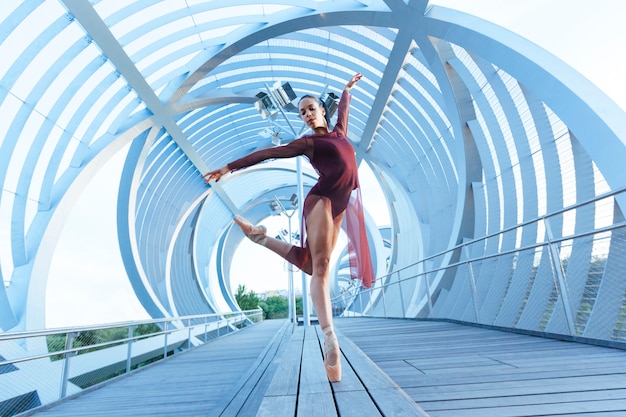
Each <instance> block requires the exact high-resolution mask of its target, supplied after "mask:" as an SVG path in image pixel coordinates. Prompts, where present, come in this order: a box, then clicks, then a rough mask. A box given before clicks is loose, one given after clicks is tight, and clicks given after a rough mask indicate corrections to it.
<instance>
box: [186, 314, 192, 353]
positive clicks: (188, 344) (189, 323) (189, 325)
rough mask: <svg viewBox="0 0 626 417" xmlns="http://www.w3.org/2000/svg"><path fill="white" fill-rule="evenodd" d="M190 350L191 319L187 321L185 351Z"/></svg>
mask: <svg viewBox="0 0 626 417" xmlns="http://www.w3.org/2000/svg"><path fill="white" fill-rule="evenodd" d="M189 349H191V319H187V350H189Z"/></svg>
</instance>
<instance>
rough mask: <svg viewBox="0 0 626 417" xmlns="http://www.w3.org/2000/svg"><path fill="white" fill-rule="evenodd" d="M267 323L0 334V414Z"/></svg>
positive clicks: (218, 318)
mask: <svg viewBox="0 0 626 417" xmlns="http://www.w3.org/2000/svg"><path fill="white" fill-rule="evenodd" d="M262 320H263V311H262V310H261V309H260V308H259V309H256V310H249V311H243V312H232V313H228V314H208V315H195V316H185V317H173V318H164V319H154V320H144V321H133V322H123V323H112V324H106V325H96V326H83V327H72V328H64V329H47V330H41V331H25V332H13V333H2V334H0V416H12V415H16V414H19V413H23V412H25V411H27V410H31V409H33V408H36V407H39V406H43V405H47V404H50V403H53V402H55V401H58V400H60V399H63V398H65V397H66V396H69V395H73V394H76V393H78V392H81V391H82V390H84V389H87V388H90V387H92V386H95V385H98V384H100V383H102V382H104V381H108V380H110V379H112V378H115V377H118V376H120V375H124V374H127V373H129V372H132V371H133V370H136V369H138V368H141V367H143V366H146V365H148V364H150V363H153V362H157V361H159V360H162V359H165V358H167V357H168V356H171V355H174V354H175V353H179V352H182V351H186V350H189V349H192V348H194V347H197V346H200V345H202V344H205V343H207V342H209V341H211V340H214V339H216V338H218V337H221V336H225V335H227V334H230V333H233V332H235V331H237V330H239V329H241V328H244V327H247V326H249V325H251V324H254V323H256V322H259V321H262Z"/></svg>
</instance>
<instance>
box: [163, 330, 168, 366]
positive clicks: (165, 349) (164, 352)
mask: <svg viewBox="0 0 626 417" xmlns="http://www.w3.org/2000/svg"><path fill="white" fill-rule="evenodd" d="M163 327H164V328H165V333H164V334H163V335H164V336H165V337H164V339H165V341H164V342H163V359H165V358H167V322H165V323H164V326H163Z"/></svg>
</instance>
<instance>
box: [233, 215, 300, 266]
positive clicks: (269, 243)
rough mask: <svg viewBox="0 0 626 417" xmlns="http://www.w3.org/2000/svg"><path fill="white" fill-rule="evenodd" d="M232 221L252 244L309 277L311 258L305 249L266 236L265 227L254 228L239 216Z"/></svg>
mask: <svg viewBox="0 0 626 417" xmlns="http://www.w3.org/2000/svg"><path fill="white" fill-rule="evenodd" d="M233 220H234V222H235V223H237V225H238V226H239V227H240V228H241V231H242V232H243V234H244V235H246V236H247V237H248V238H249V239H250V240H252V241H253V242H254V243H258V244H259V245H261V246H265V247H266V248H268V249H269V250H271V251H272V252H274V253H276V254H277V255H279V256H280V257H282V258H283V259H285V260H287V261H288V262H290V263H291V264H293V265H295V266H297V267H298V268H300V269H302V270H303V271H304V272H306V273H307V274H309V275H311V272H312V271H311V259H310V258H311V257H310V255H309V254H308V252H307V249H304V248H301V247H299V246H294V245H292V244H290V243H287V242H285V241H284V240H280V239H275V238H273V237H270V236H267V229H266V228H265V226H254V225H253V224H252V223H250V222H249V221H248V220H246V219H244V218H243V217H241V216H235V218H234V219H233Z"/></svg>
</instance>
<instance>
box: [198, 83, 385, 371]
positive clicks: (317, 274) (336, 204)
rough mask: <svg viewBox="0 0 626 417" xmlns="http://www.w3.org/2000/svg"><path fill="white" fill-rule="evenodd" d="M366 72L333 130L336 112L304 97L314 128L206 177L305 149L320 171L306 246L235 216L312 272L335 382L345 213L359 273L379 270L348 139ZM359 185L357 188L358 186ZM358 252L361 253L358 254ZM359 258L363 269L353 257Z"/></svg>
mask: <svg viewBox="0 0 626 417" xmlns="http://www.w3.org/2000/svg"><path fill="white" fill-rule="evenodd" d="M361 78H362V75H361V74H356V75H354V76H353V77H352V79H351V80H350V81H348V83H347V84H346V86H345V89H344V91H343V94H342V95H341V100H340V101H339V106H338V109H337V124H336V125H335V127H334V129H333V130H332V131H331V130H330V127H329V125H330V117H329V115H328V114H327V111H326V108H325V106H324V103H323V102H321V101H320V100H319V99H318V98H316V97H313V96H304V97H302V98H301V99H300V103H299V110H300V117H302V120H303V121H304V122H305V123H306V125H307V126H308V127H309V128H311V130H312V131H313V134H312V135H307V136H303V137H302V138H300V139H296V140H294V141H292V142H291V143H289V144H288V145H285V146H279V147H275V148H270V149H264V150H260V151H257V152H253V153H251V154H250V155H248V156H245V157H243V158H241V159H238V160H236V161H233V162H231V163H229V164H228V165H226V166H224V167H222V168H220V169H217V170H214V171H211V172H208V173H207V174H205V175H204V176H203V178H205V182H206V183H208V182H209V181H211V180H215V181H216V182H217V181H219V180H220V178H221V177H222V176H224V175H225V174H227V173H229V172H232V171H234V170H238V169H242V168H245V167H249V166H251V165H254V164H257V163H259V162H261V161H264V160H267V159H270V158H289V157H294V156H298V155H305V156H307V157H308V158H309V161H310V162H311V165H313V167H314V168H315V169H316V171H317V172H318V174H319V179H318V182H317V184H315V186H313V188H312V189H311V190H310V191H309V193H308V195H307V197H306V199H305V201H304V206H303V223H304V228H303V232H305V233H306V238H304V237H303V238H302V239H301V241H302V246H301V247H300V246H291V245H290V244H289V243H287V242H284V241H282V240H278V239H274V238H272V237H269V236H266V228H265V227H264V226H253V225H252V224H250V223H249V222H248V221H246V220H245V219H243V218H242V217H240V216H236V217H235V219H234V221H235V223H237V224H238V225H239V227H240V228H241V230H242V231H243V233H244V234H245V235H246V236H247V237H248V238H250V239H252V240H253V241H254V242H256V243H258V244H260V245H263V246H265V247H267V248H268V249H270V250H272V251H274V252H275V253H277V254H278V255H280V256H282V257H283V258H285V259H287V261H289V262H290V263H292V264H293V265H295V266H297V267H298V268H300V269H302V270H303V271H304V272H306V273H307V274H309V275H311V299H312V300H313V305H314V307H315V312H316V313H317V318H318V320H319V323H320V326H321V328H322V330H323V332H324V366H325V368H326V374H327V375H328V379H329V380H330V381H331V382H335V381H339V380H341V360H340V359H341V358H340V351H339V344H338V343H337V337H336V335H335V333H334V331H333V323H332V311H331V303H330V289H329V283H328V274H329V267H330V265H329V263H330V256H331V253H332V251H333V248H334V247H335V244H336V242H337V236H338V235H339V231H340V229H341V224H342V221H343V219H344V216H345V215H346V212H347V213H348V215H347V220H348V221H347V222H346V223H347V229H348V230H347V232H348V238H349V242H350V243H349V248H350V252H351V256H350V258H351V264H352V268H351V270H352V271H353V277H354V275H357V276H358V277H359V278H361V280H362V283H363V285H364V286H365V287H369V286H371V282H372V281H373V279H374V278H373V273H372V266H371V259H370V258H369V249H368V247H367V238H366V234H365V226H364V221H363V211H362V208H361V204H360V193H359V179H358V166H357V163H356V158H355V156H354V148H353V147H352V144H351V143H350V142H349V141H348V139H347V137H346V136H347V130H348V129H347V128H348V107H349V104H350V99H351V94H350V90H351V89H352V87H354V85H355V84H356V83H357V82H358V81H359V80H360V79H361ZM354 190H356V193H353V191H354ZM355 252H356V254H355ZM355 257H356V258H359V263H358V271H356V272H354V266H355V264H354V263H353V262H352V261H354V260H355Z"/></svg>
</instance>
